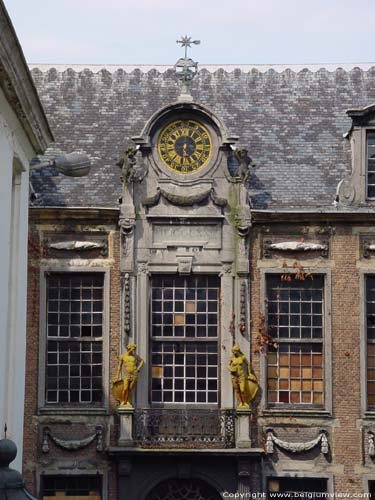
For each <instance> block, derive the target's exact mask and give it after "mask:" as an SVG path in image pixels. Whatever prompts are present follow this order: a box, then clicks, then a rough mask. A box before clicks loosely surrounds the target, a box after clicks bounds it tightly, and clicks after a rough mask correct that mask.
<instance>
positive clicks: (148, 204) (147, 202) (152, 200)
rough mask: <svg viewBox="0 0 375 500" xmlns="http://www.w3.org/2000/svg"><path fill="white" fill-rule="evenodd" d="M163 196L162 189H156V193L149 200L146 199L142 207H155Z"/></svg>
mask: <svg viewBox="0 0 375 500" xmlns="http://www.w3.org/2000/svg"><path fill="white" fill-rule="evenodd" d="M160 196H161V190H160V188H159V187H158V188H156V193H155V194H154V195H153V196H149V197H148V198H145V199H144V200H143V202H142V205H143V206H144V207H153V206H155V205H157V204H158V203H159V200H160Z"/></svg>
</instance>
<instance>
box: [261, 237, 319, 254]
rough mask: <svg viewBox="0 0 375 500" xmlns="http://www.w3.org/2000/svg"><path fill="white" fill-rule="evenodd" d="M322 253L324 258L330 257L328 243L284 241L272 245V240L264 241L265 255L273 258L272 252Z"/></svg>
mask: <svg viewBox="0 0 375 500" xmlns="http://www.w3.org/2000/svg"><path fill="white" fill-rule="evenodd" d="M272 251H275V252H321V255H322V257H327V256H328V243H326V242H324V243H314V242H310V241H283V242H279V243H272V242H271V241H270V240H265V241H264V247H263V255H264V257H266V258H269V257H271V252H272Z"/></svg>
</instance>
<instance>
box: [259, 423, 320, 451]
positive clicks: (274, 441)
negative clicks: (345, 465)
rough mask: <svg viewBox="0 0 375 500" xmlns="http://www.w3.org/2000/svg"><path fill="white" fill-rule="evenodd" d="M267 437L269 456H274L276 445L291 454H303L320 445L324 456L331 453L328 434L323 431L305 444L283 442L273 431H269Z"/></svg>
mask: <svg viewBox="0 0 375 500" xmlns="http://www.w3.org/2000/svg"><path fill="white" fill-rule="evenodd" d="M266 432H267V437H266V453H267V455H272V454H273V452H274V445H277V446H278V447H279V448H281V449H282V450H284V451H289V452H291V453H303V452H305V451H309V450H312V449H313V448H315V446H317V445H318V444H320V451H321V453H322V454H323V455H327V454H328V452H329V443H328V437H327V432H326V431H325V430H324V429H322V430H320V432H319V435H318V436H317V437H316V438H315V439H313V440H311V441H305V442H304V443H291V442H290V441H283V440H281V439H279V438H278V437H276V436H275V434H274V433H273V430H272V429H267V431H266Z"/></svg>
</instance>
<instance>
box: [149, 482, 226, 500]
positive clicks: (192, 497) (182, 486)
mask: <svg viewBox="0 0 375 500" xmlns="http://www.w3.org/2000/svg"><path fill="white" fill-rule="evenodd" d="M146 500H222V498H221V496H220V495H219V494H218V493H217V491H215V490H214V488H212V486H210V485H209V484H207V483H205V482H204V481H201V480H200V479H177V478H176V479H169V480H167V481H163V482H162V483H159V484H158V485H157V486H156V487H155V488H154V489H153V490H152V491H151V492H150V493H149V494H148V495H147V497H146Z"/></svg>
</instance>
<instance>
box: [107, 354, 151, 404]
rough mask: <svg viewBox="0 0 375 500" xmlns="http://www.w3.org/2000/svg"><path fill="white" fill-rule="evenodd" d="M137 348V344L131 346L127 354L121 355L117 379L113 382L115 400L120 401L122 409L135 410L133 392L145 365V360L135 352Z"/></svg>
mask: <svg viewBox="0 0 375 500" xmlns="http://www.w3.org/2000/svg"><path fill="white" fill-rule="evenodd" d="M136 348H137V345H136V344H129V345H128V346H127V348H126V349H127V350H126V352H125V353H124V354H121V356H120V357H119V363H118V367H117V373H116V377H115V378H114V379H113V382H112V391H113V394H114V396H115V398H116V399H117V400H118V401H120V408H133V405H132V402H131V396H132V392H133V390H134V387H135V385H136V383H137V378H138V373H139V371H140V370H141V368H142V366H143V365H144V361H143V359H142V358H141V357H140V356H138V354H136V352H135V350H136ZM122 368H124V374H123V377H122V378H121V371H122Z"/></svg>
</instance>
